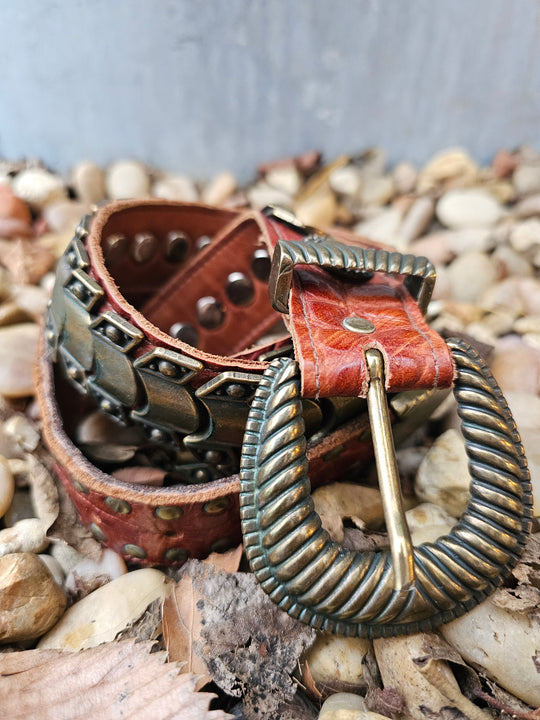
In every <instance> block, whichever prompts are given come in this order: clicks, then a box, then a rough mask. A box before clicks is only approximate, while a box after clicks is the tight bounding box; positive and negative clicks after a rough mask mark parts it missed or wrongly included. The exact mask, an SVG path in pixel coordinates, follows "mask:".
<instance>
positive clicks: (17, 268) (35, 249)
mask: <svg viewBox="0 0 540 720" xmlns="http://www.w3.org/2000/svg"><path fill="white" fill-rule="evenodd" d="M55 262H56V256H55V254H54V253H53V252H52V251H51V250H49V249H48V248H45V247H42V246H41V245H38V244H36V243H35V242H33V241H32V240H13V241H12V242H11V243H10V245H9V247H7V248H4V247H2V248H1V253H0V263H2V265H3V266H4V267H6V268H7V269H8V270H9V271H10V272H11V274H12V276H13V280H14V282H16V283H19V284H20V285H37V283H39V281H40V280H41V278H42V277H43V276H44V275H45V273H46V272H47V271H48V270H50V269H51V268H52V266H53V265H54V263H55Z"/></svg>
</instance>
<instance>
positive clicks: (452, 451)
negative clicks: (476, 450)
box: [415, 429, 471, 518]
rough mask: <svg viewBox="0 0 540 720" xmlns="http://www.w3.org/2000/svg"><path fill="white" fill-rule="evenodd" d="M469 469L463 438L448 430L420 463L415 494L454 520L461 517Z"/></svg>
mask: <svg viewBox="0 0 540 720" xmlns="http://www.w3.org/2000/svg"><path fill="white" fill-rule="evenodd" d="M468 465H469V460H468V457H467V453H466V452H465V444H464V441H463V438H462V437H461V436H460V435H459V433H458V432H457V431H456V430H452V429H450V430H447V431H446V432H444V433H443V434H442V435H440V436H439V437H438V438H437V439H436V440H435V442H434V443H433V445H432V446H431V447H430V449H429V450H428V451H427V453H426V456H425V458H424V459H423V460H422V462H421V463H420V467H419V468H418V473H417V475H416V482H415V490H416V494H417V495H418V497H419V498H421V499H422V500H426V501H427V502H430V503H434V504H435V505H438V506H439V507H441V508H442V509H443V510H445V511H446V512H447V513H449V514H450V515H452V516H453V517H456V518H457V517H460V515H462V514H463V511H464V510H465V506H466V505H467V501H468V499H469V488H470V484H471V477H470V474H469V467H468Z"/></svg>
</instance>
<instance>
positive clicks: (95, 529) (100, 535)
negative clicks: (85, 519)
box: [89, 523, 107, 542]
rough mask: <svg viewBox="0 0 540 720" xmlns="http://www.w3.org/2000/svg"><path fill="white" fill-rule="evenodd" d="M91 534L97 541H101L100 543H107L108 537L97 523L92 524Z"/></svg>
mask: <svg viewBox="0 0 540 720" xmlns="http://www.w3.org/2000/svg"><path fill="white" fill-rule="evenodd" d="M89 527H90V532H91V533H92V535H93V536H94V537H95V538H96V540H99V542H107V536H106V535H105V533H104V532H103V530H102V529H101V528H100V527H99V525H96V523H90V526H89Z"/></svg>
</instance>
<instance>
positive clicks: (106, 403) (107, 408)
mask: <svg viewBox="0 0 540 720" xmlns="http://www.w3.org/2000/svg"><path fill="white" fill-rule="evenodd" d="M99 407H100V408H101V409H102V410H103V412H106V413H112V411H113V410H114V405H113V404H112V402H111V401H110V400H108V399H107V398H102V399H101V400H100V401H99Z"/></svg>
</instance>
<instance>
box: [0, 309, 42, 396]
mask: <svg viewBox="0 0 540 720" xmlns="http://www.w3.org/2000/svg"><path fill="white" fill-rule="evenodd" d="M38 335H39V327H38V326H37V325H35V324H34V323H22V324H20V325H11V326H9V327H4V328H0V394H1V395H3V396H4V397H6V398H19V397H27V396H29V395H32V394H33V392H34V384H33V367H34V360H35V357H36V353H37V342H38Z"/></svg>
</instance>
